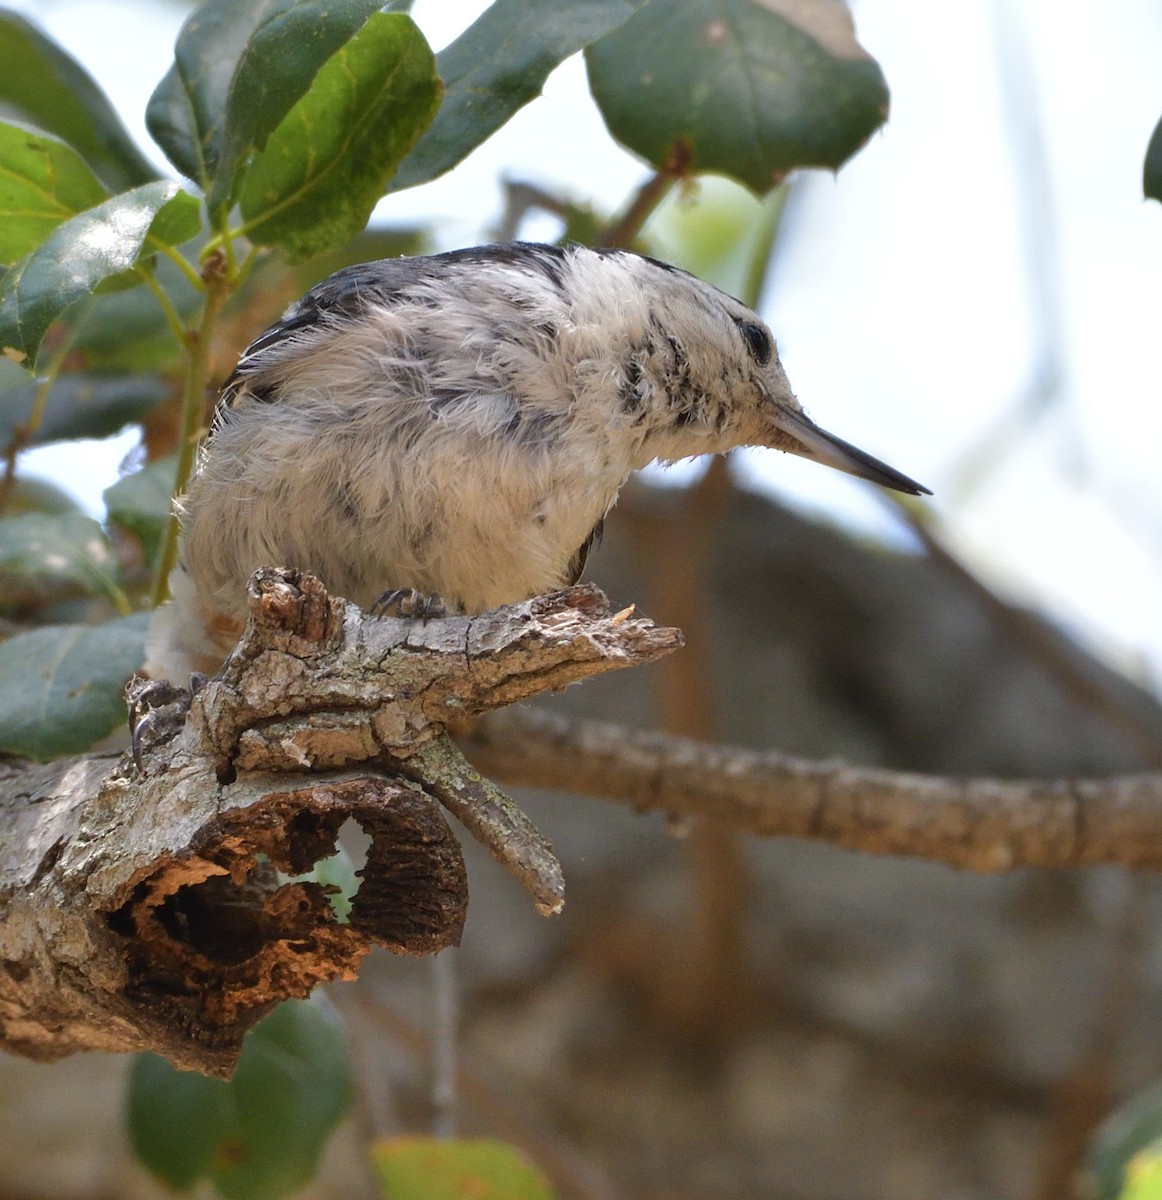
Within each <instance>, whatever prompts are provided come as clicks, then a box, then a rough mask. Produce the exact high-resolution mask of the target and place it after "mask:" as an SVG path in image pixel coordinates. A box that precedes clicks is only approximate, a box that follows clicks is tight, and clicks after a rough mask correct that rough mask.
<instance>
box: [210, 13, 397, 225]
mask: <svg viewBox="0 0 1162 1200" xmlns="http://www.w3.org/2000/svg"><path fill="white" fill-rule="evenodd" d="M380 7H381V0H276V2H275V3H273V4H269V3H268V4H267V5H266V11H265V12H264V13H263V16H262V20H261V21H260V22H259V23H258V24H257V25H256V27H255V28H254V31H253V32H252V34H251V35H250V38H249V40H248V41H247V43H246V46H245V48H244V49H243V50H242V53H241V55H240V57H239V59H238V66H237V68H236V70H235V71H234V75H233V78H232V80H231V82H230V91H229V96H228V98H227V102H226V116H225V124H224V128H223V133H222V150H221V154H220V156H219V161H218V164H217V167H216V170H215V175H214V183H213V186H212V187H211V189H210V193H209V196H208V199H207V203H208V205H209V207H210V211H211V212H215V213H217V212H220V211H222V210H224V209H226V208H229V207H230V205H231V204H232V203H233V200H234V198H235V196H236V195H237V194H238V185H239V184H240V182H241V177H242V173H243V168H244V167H245V165H246V162H247V160H248V159H249V157H250V155H252V154H253V153H255V152H256V151H259V150H262V149H263V148H264V147H265V146H266V142H267V139H268V138H269V137H270V135H271V134H272V133H274V131H275V130H276V129H277V128H278V127H279V126H280V125H281V124H282V123H283V121H284V120H285V119H286V117H287V114H288V113H289V112H290V111H291V109H293V108H294V106H295V105H296V104H297V103H298V102H299V101H300V100H301V99H302V98H303V97H304V96H305V95H306V94H307V92H308V90H309V89H310V87H311V84H312V82H313V81H314V78H315V76H316V75H317V74H318V73H319V70H320V68H321V67H322V66H323V64H324V63H326V62H328V61H329V60H330V59H331V58H332V56H333V55H334V54H335V53H336V52H337V51H338V50H339V48H340V47H341V46H342V45H343V44H344V43H345V42H347V41H348V39H349V38H351V37H352V36H353V35H354V34H355V33H356V32H357V31H358V30H359V29H360V28H362V26H363V25H364V23H365V22H366V21H367V20H368V18H369V17H370V16H371V15H372V14H373V13H375V12H376V11H377V10H378V9H379V8H380Z"/></svg>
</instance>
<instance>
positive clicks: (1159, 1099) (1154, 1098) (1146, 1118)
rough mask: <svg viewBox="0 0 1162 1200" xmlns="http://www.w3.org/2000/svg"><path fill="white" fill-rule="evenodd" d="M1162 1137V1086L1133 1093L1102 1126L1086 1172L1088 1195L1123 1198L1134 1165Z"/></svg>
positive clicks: (1101, 1198)
mask: <svg viewBox="0 0 1162 1200" xmlns="http://www.w3.org/2000/svg"><path fill="white" fill-rule="evenodd" d="M1160 1139H1162V1085H1159V1084H1155V1085H1153V1086H1152V1087H1149V1088H1147V1089H1146V1090H1145V1091H1142V1092H1139V1093H1138V1094H1137V1095H1135V1096H1132V1097H1131V1098H1130V1099H1129V1100H1128V1101H1126V1103H1125V1104H1123V1105H1122V1106H1121V1107H1120V1108H1119V1109H1118V1110H1117V1111H1116V1112H1114V1113H1113V1115H1112V1116H1110V1117H1108V1118H1107V1119H1106V1120H1105V1121H1104V1122H1103V1123H1102V1125H1101V1127H1100V1128H1099V1129H1098V1131H1097V1134H1096V1136H1095V1137H1094V1139H1093V1144H1092V1146H1091V1147H1090V1151H1089V1154H1088V1156H1087V1158H1086V1162H1085V1166H1084V1168H1083V1172H1082V1182H1083V1184H1084V1188H1085V1193H1084V1194H1085V1195H1086V1196H1092V1197H1093V1198H1094V1200H1119V1198H1120V1197H1121V1196H1122V1194H1123V1189H1124V1188H1125V1186H1126V1183H1127V1176H1128V1173H1129V1169H1130V1164H1131V1163H1132V1162H1133V1161H1134V1160H1135V1158H1136V1157H1137V1156H1138V1155H1139V1154H1141V1153H1142V1152H1143V1151H1144V1150H1146V1149H1147V1148H1148V1147H1150V1146H1152V1145H1154V1144H1156V1143H1158V1142H1159V1140H1160Z"/></svg>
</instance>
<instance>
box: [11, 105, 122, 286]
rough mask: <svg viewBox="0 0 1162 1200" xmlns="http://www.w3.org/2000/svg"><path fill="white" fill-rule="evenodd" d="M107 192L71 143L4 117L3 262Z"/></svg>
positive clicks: (28, 248)
mask: <svg viewBox="0 0 1162 1200" xmlns="http://www.w3.org/2000/svg"><path fill="white" fill-rule="evenodd" d="M107 195H108V193H107V192H106V191H105V189H104V187H102V186H101V183H100V181H99V180H98V179H97V177H96V175H94V174H93V172H92V171H91V170H90V169H89V167H88V166H87V165H86V163H85V161H84V159H82V158H81V157H80V155H78V154H77V152H76V151H75V150H73V149H72V147H70V146H66V145H65V143H64V142H61V141H58V140H57V139H56V138H54V137H49V136H48V135H47V134H43V133H37V132H35V131H34V130H31V129H24V128H23V127H21V126H20V125H10V124H8V123H7V122H6V121H0V264H3V265H4V266H9V265H11V264H12V263H14V262H15V261H16V260H17V259H18V258H20V257H22V256H23V255H25V254H27V253H28V252H29V251H30V250H32V249H34V248H35V247H37V246H39V245H40V243H41V242H43V241H44V239H45V238H46V237H47V236H48V235H49V234H50V233H51V232H52V231H53V230H54V229H55V228H56V227H57V226H58V225H59V224H60V223H61V222H62V221H64V220H67V219H68V218H69V217H72V216H75V215H76V214H77V213H79V212H81V211H83V210H84V209H86V208H92V206H93V205H94V204H100V203H101V201H102V200H104V199H105V197H106V196H107Z"/></svg>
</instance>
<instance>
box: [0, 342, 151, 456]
mask: <svg viewBox="0 0 1162 1200" xmlns="http://www.w3.org/2000/svg"><path fill="white" fill-rule="evenodd" d="M171 391H172V385H171V384H170V383H168V382H167V381H166V380H164V379H162V378H161V377H160V376H158V375H149V374H134V375H88V374H76V375H61V376H59V377H58V378H57V380H56V382H55V383H54V384H53V387H52V391H51V392H49V394H48V400H47V402H46V404H45V406H44V413H43V415H42V417H41V421H40V424H39V425H38V426H37V428H36V429H35V430H34V431H33V434H32V437H31V438H30V440H29V445H32V446H42V445H44V444H46V443H48V442H59V441H64V440H72V439H74V438H103V437H110V436H111V435H112V434H115V433H117V432H118V431H120V430H122V429H124V428H125V426H126V425H131V424H133V423H134V422H136V421H140V420H141V418H142V417H143V416H145V414H146V413H147V412H149V410H150V409H151V408H153V407H154V405H156V404H158V403H159V402H160V401H162V400H164V399H166V398H167V397H168V396H169V395H170V394H171ZM35 392H36V384H35V383H33V382H32V381H31V380H30V379H29V377H28V372H27V371H24V370H22V369H21V368H20V367H17V366H16V365H15V363H10V362H7V361H6V360H0V444H7V443H8V441H9V440H10V439H11V437H12V434H13V432H14V431H15V428H16V426H17V425H18V424H20V423H21V422H23V421H26V420H27V419H28V416H29V414H30V413H31V412H32V405H33V397H34V394H35Z"/></svg>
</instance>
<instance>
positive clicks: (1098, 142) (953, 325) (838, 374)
mask: <svg viewBox="0 0 1162 1200" xmlns="http://www.w3.org/2000/svg"><path fill="white" fill-rule="evenodd" d="M15 7H17V8H18V9H20V10H21V11H23V12H25V13H27V14H28V15H30V16H32V17H33V18H35V19H36V20H38V21H39V22H40V23H41V24H42V25H43V26H44V27H45V28H47V29H48V30H49V32H51V33H52V34H53V35H54V36H55V37H56V38H57V39H58V40H59V41H61V42H62V43H63V44H64V45H65V46H66V47H67V48H68V49H69V50H70V51H71V52H72V53H73V54H75V55H76V56H77V57H78V58H79V59H80V60H81V61H82V62H83V63H84V64H85V65H86V67H88V69H89V70H90V71H91V72H92V73H93V74H94V75H95V76H96V78H97V79H98V81H99V82H100V83H101V84H102V85H103V86H104V87H105V88H106V90H107V91H108V92H109V93H110V95H111V96H112V98H113V100H114V103H115V104H116V105H117V107H118V109H119V110H120V111H121V112H122V114H123V115H124V116H125V119H126V121H127V123H128V124H129V126H130V128H131V129H133V130H134V131H135V132H136V133H138V134H139V136H140V137H141V139H142V141H143V144H145V145H147V146H150V145H151V143H149V141H148V138H147V135H146V134H145V131H144V124H143V120H142V113H143V111H144V107H145V102H146V100H147V99H148V96H149V93H150V92H151V91H152V89H153V86H154V85H155V83H156V82H157V78H159V77H160V74H161V73H162V72H163V71H164V69H165V68H166V67H167V66H168V63H169V60H170V53H171V48H172V44H173V40H174V37H175V36H176V33H177V29H178V27H179V25H180V23H181V20H182V19H183V17H184V15H185V13H184V10H182V9H181V8H179V7H177V6H174V7H170V6H169V5H167V4H165V3H133V2H132V0H124V2H118V3H114V2H113V0H87V2H86V0H17V3H16V4H15ZM484 7H486V5H485V4H484V3H483V0H480V2H478V0H418V3H417V4H416V5H415V9H414V15H415V17H416V19H417V21H418V22H419V24H420V26H421V28H423V29H424V31H425V33H426V34H427V36H428V38H429V40H430V41H431V42H432V44H433V46H434V47H435V48H436V49H439V48H440V47H441V46H442V45H443V44H444V43H446V42H447V41H448V40H450V39H451V38H452V37H453V36H455V34H456V33H458V32H459V31H460V30H461V29H462V28H464V27H465V26H466V25H467V24H469V23H470V22H471V20H472V19H474V17H475V16H476V15H477V14H478V13H479V12H480V11H482V10H483V8H484ZM856 21H857V26H858V31H859V36H860V40H861V41H862V43H863V44H864V46H866V47H867V49H868V50H869V51H870V52H871V53H872V54H873V55H874V56H875V57H876V58H877V59H878V61H879V62H880V64H881V66H882V67H883V69H884V73H885V75H886V76H887V79H888V83H889V86H890V88H891V92H892V113H891V119H890V121H889V123H888V125H887V126H886V127H885V129H884V131H883V132H881V133H879V134H877V135H876V136H875V137H874V138H873V139H872V140H871V142H870V143H869V144H868V145H867V146H866V147H865V148H864V149H863V150H862V151H861V152H860V153H859V154H858V155H857V156H856V157H855V158H854V159H853V160H852V161H851V162H850V163H849V164H848V165H847V166H845V167H844V168H843V170H842V171H841V172H840V173H839V174H838V176H832V175H830V174H827V173H820V172H812V173H810V174H809V175H807V176H806V177H805V178H804V179H803V180H802V186H801V189H800V191H799V192H798V193H797V195H796V197H795V199H794V201H793V208H792V210H791V213H790V217H789V220H790V222H791V224H790V225H789V226H788V227H787V234H788V236H787V239H786V241H785V243H784V245H783V249H782V252H781V256H780V258H779V259H778V262H777V270H776V271H775V273H774V276H773V279H772V288H771V290H770V294H769V296H768V298H767V301H766V302H765V304H764V307H763V315H764V316H765V317H766V318H767V319H768V320H769V321H770V323H771V325H772V327H773V329H774V330H775V333H776V336H777V337H778V340H779V348H780V353H781V355H782V358H783V362H784V365H785V366H786V368H787V371H788V374H789V375H790V378H791V380H792V382H793V384H794V386H795V389H796V391H797V393H798V395H799V397H800V399H801V400H802V401H803V402H804V404H805V406H806V407H807V409H808V410H809V411H810V413H811V414H812V416H814V417H815V419H816V420H818V421H819V422H820V424H822V425H823V426H824V427H826V428H828V429H831V430H833V431H834V432H835V433H838V434H839V435H840V436H842V437H844V438H846V439H847V440H849V441H853V442H855V443H857V444H858V445H862V446H864V447H866V448H867V449H868V450H870V451H872V452H873V453H875V454H877V455H879V456H880V457H882V458H885V459H887V460H888V461H889V462H891V463H892V464H893V465H895V466H897V467H899V468H900V469H901V470H903V471H905V472H906V473H907V474H909V475H912V476H913V477H914V478H917V479H919V480H921V481H922V482H924V483H926V484H927V485H928V486H930V487H931V488H933V490H934V491H935V492H936V496H935V498H934V499H933V500H932V501H930V503H931V504H932V505H934V506H935V508H936V509H937V511H938V512H939V514H940V517H941V519H942V522H943V524H944V527H945V530H946V536H947V537H948V539H949V541H950V542H951V544H952V545H953V547H954V548H955V549H956V550H957V552H958V553H960V554H961V555H962V556H963V557H964V558H965V560H966V561H967V562H969V563H970V564H971V565H972V566H973V567H974V569H976V570H977V571H979V572H980V573H981V574H982V575H983V577H984V578H986V579H987V580H988V581H989V582H990V583H991V584H992V585H993V586H994V587H996V588H997V589H998V590H1000V591H1001V592H1002V593H1003V594H1005V595H1007V596H1009V597H1011V598H1013V599H1016V600H1018V601H1019V602H1023V603H1031V604H1036V605H1038V606H1040V607H1042V608H1043V609H1044V610H1045V611H1047V612H1048V613H1050V614H1051V615H1052V616H1053V617H1054V619H1056V620H1058V621H1059V622H1060V623H1061V624H1063V625H1064V626H1066V627H1067V628H1069V629H1070V631H1071V632H1073V633H1074V634H1075V635H1077V636H1078V637H1079V638H1081V640H1082V641H1084V642H1085V643H1086V644H1087V645H1088V646H1089V647H1090V648H1091V649H1096V650H1097V651H1098V652H1099V653H1101V654H1103V655H1104V656H1106V657H1107V658H1108V659H1109V660H1111V661H1113V662H1115V663H1116V664H1117V665H1119V666H1120V667H1121V668H1123V669H1124V670H1126V671H1128V672H1129V673H1130V674H1131V675H1132V676H1134V677H1135V678H1137V679H1138V680H1139V681H1141V682H1144V683H1146V684H1148V685H1149V686H1152V687H1154V688H1155V690H1162V470H1160V469H1159V463H1158V459H1159V447H1160V446H1162V408H1160V406H1159V404H1158V402H1157V393H1158V389H1159V378H1158V374H1159V354H1158V349H1159V345H1160V344H1162V335H1160V332H1159V328H1158V317H1159V312H1158V302H1157V297H1158V294H1159V278H1160V273H1162V272H1160V268H1162V206H1159V205H1158V204H1155V203H1147V202H1145V201H1144V200H1143V199H1142V198H1141V171H1142V158H1143V155H1144V153H1145V148H1146V143H1147V140H1148V138H1149V136H1150V132H1151V130H1152V128H1153V126H1154V123H1155V121H1156V120H1157V119H1158V117H1159V115H1160V114H1162V71H1159V62H1162V12H1160V11H1159V10H1158V8H1157V6H1156V5H1155V4H1153V3H1147V0H1109V2H1108V3H1105V4H1100V5H1093V4H1081V3H1064V4H1062V3H1060V0H1057V2H1056V3H1053V2H1050V0H991V2H985V0H970V2H967V3H955V2H954V3H951V4H944V5H917V4H915V3H910V2H908V0H862V2H861V3H859V4H858V5H857V6H856ZM137 63H144V64H148V66H147V68H146V70H145V71H144V73H142V74H140V75H139V74H138V73H137V68H136V64H137ZM155 156H156V157H158V161H159V162H160V161H162V160H161V158H160V155H156V152H155ZM646 174H647V169H646V168H645V167H644V165H643V164H641V163H640V162H638V161H637V160H636V159H634V158H633V157H632V156H630V155H628V154H627V153H625V152H624V151H622V150H620V149H618V148H617V147H616V146H615V145H614V144H613V143H612V142H611V140H610V139H609V137H608V135H607V134H606V133H605V131H604V127H603V125H602V123H601V120H600V117H599V116H598V115H597V113H596V110H595V109H594V107H593V105H592V102H591V101H590V100H589V98H588V92H587V90H586V86H585V77H584V68H583V65H582V63H581V61H580V60H579V59H574V60H571V61H569V62H567V63H565V64H564V65H563V66H562V67H561V68H560V69H559V70H558V71H556V72H555V73H554V74H553V75H552V76H551V77H550V79H549V81H548V84H547V87H546V89H545V95H544V96H543V97H542V98H541V99H540V100H538V101H535V102H534V103H533V104H532V105H530V106H529V107H528V108H526V109H525V110H524V111H523V112H522V113H520V114H518V116H517V117H516V118H515V119H514V120H513V121H512V122H511V123H510V124H509V125H508V126H507V127H506V128H505V129H503V130H502V131H501V132H500V133H499V134H498V135H497V136H496V137H494V138H493V139H492V140H491V141H490V142H489V143H488V144H487V145H486V146H485V147H484V148H482V149H481V150H480V151H478V152H477V154H475V155H474V156H473V157H472V158H471V159H469V160H468V161H467V162H466V163H465V164H463V165H462V166H461V167H460V168H458V169H457V170H456V171H455V172H454V173H452V174H451V175H450V176H448V177H446V178H445V179H443V180H441V181H438V182H437V183H435V184H433V185H429V186H427V187H425V188H421V189H417V190H414V191H412V192H405V193H402V194H401V195H399V196H396V197H390V198H389V199H388V200H387V201H386V202H385V203H384V204H383V205H382V206H381V208H380V210H379V215H380V216H381V217H382V218H383V219H384V220H386V221H403V220H407V219H413V218H415V217H417V216H422V217H425V218H430V219H434V220H435V222H436V224H437V225H438V226H439V230H440V235H441V240H442V242H443V243H445V244H447V245H463V244H471V243H472V242H476V241H479V240H482V239H483V238H486V237H487V236H488V235H489V231H490V230H491V228H492V227H493V226H494V225H495V222H496V219H497V216H498V214H499V212H500V203H501V201H500V189H499V178H500V176H501V175H508V176H510V177H514V178H520V179H527V180H530V181H533V182H537V183H540V184H543V185H545V186H546V187H548V188H550V189H553V190H565V191H567V192H568V193H569V194H570V195H572V196H573V197H574V198H576V199H581V200H592V201H593V202H595V203H596V204H598V205H600V206H602V207H605V208H607V209H615V208H617V207H619V206H620V205H621V203H622V202H623V201H624V199H625V197H626V196H627V195H628V194H629V192H630V191H631V190H632V189H633V188H634V187H635V186H636V185H637V184H638V183H639V182H640V181H641V180H642V179H643V178H644V177H645V176H646ZM554 233H555V230H554V229H553V228H552V227H551V226H542V227H540V228H538V227H536V226H530V227H527V228H526V229H524V230H522V234H524V235H526V236H537V235H538V234H539V235H541V236H551V235H553V234H554ZM1039 347H1040V348H1042V349H1039ZM1046 361H1048V362H1049V363H1050V364H1051V365H1055V369H1056V370H1058V371H1059V372H1060V376H1059V379H1060V382H1059V385H1058V386H1057V387H1056V388H1055V389H1052V390H1051V391H1050V392H1049V394H1048V395H1047V397H1046V398H1045V402H1044V407H1043V411H1042V415H1041V417H1040V418H1039V419H1038V420H1036V421H1035V422H1033V423H1032V424H1029V425H1026V426H1023V427H1021V428H1023V432H1022V433H1020V435H1019V436H1018V435H1017V434H1016V433H1014V426H1013V422H1012V413H1013V411H1014V407H1015V406H1017V405H1019V403H1020V400H1021V398H1022V396H1024V395H1025V394H1026V393H1027V389H1028V388H1029V387H1030V382H1031V380H1032V379H1033V377H1034V375H1035V373H1036V372H1037V371H1038V369H1039V367H1040V366H1041V365H1042V364H1044V363H1045V362H1046ZM131 444H132V443H131V440H127V439H126V438H121V439H115V441H114V443H113V444H112V445H111V446H107V447H105V448H104V449H103V450H102V451H101V452H100V453H99V454H98V455H94V453H93V451H92V449H91V447H84V448H81V449H70V450H58V449H49V450H44V451H37V452H34V453H33V454H32V455H30V456H29V457H30V459H31V460H32V462H33V463H35V464H37V466H38V469H43V470H45V471H49V470H51V471H52V473H53V474H54V475H56V476H58V477H59V478H60V479H61V480H62V481H63V482H64V484H65V486H67V487H69V488H70V489H71V490H73V491H74V492H75V493H76V494H78V496H80V498H81V499H82V500H84V501H85V502H86V503H87V504H90V505H94V506H99V504H100V491H101V489H102V488H103V487H104V486H106V485H107V484H108V483H109V482H111V481H112V479H113V478H115V476H116V471H117V465H118V463H119V462H120V460H121V458H122V457H123V455H124V454H125V452H126V451H127V450H128V449H129V448H130V446H131ZM974 463H975V464H977V465H978V466H980V465H981V464H983V466H984V468H985V469H984V470H975V469H974V470H970V467H971V465H972V464H974ZM969 475H972V476H973V477H974V478H975V479H976V482H975V485H974V486H972V487H966V486H965V481H966V478H967V477H968V476H969ZM671 477H672V478H681V473H680V471H679V472H678V473H677V475H675V473H673V472H672V473H671ZM745 477H746V479H747V481H748V482H749V483H751V484H752V485H753V486H755V487H759V488H763V489H769V490H770V491H772V492H774V493H776V494H777V495H779V496H780V497H781V498H782V499H783V500H785V501H787V502H790V503H793V504H795V505H798V506H800V507H805V508H808V509H810V510H812V511H815V512H822V513H824V514H826V515H827V516H829V517H830V518H831V519H833V520H836V521H841V522H843V523H845V524H848V525H853V526H855V527H857V528H859V529H860V530H863V531H865V532H868V533H871V534H874V535H876V536H879V537H883V538H886V539H889V540H892V541H894V542H897V543H899V542H900V541H901V540H902V537H903V535H902V534H901V532H900V530H899V528H898V527H897V525H896V523H895V519H894V518H893V517H892V516H890V515H889V514H888V512H887V510H886V509H885V508H884V506H883V505H882V504H881V502H880V501H879V500H878V499H877V497H876V495H875V489H874V488H871V487H869V486H865V485H862V484H859V483H858V482H855V481H851V480H848V479H846V478H844V477H842V476H839V475H837V474H836V473H834V472H830V471H826V470H824V469H823V468H820V467H818V466H815V465H812V464H808V463H804V462H801V461H799V460H795V459H792V458H790V457H788V456H784V455H779V454H776V453H774V452H761V453H758V452H755V453H751V454H748V455H747V457H746V460H745Z"/></svg>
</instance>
